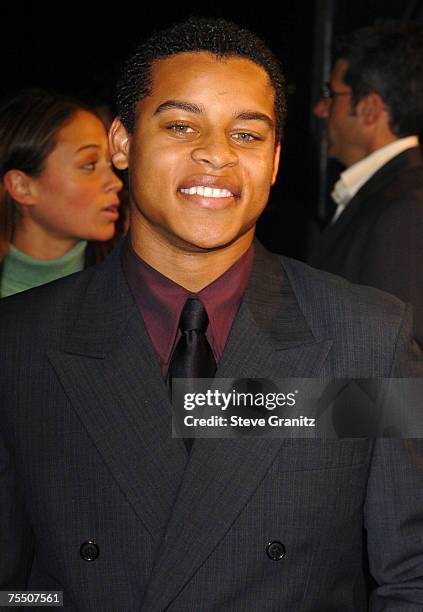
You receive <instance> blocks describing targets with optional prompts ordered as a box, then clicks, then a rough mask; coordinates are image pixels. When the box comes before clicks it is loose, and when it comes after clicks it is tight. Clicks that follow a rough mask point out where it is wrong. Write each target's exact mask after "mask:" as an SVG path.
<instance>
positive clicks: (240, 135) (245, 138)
mask: <svg viewBox="0 0 423 612" xmlns="http://www.w3.org/2000/svg"><path fill="white" fill-rule="evenodd" d="M233 138H235V140H240V141H241V142H254V141H255V140H258V138H257V137H256V136H253V135H252V134H249V133H248V132H237V133H236V134H233Z"/></svg>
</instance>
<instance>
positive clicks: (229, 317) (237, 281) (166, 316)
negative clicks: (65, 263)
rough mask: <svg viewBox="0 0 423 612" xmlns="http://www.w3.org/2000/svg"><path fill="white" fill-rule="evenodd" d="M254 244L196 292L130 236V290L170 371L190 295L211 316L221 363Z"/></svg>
mask: <svg viewBox="0 0 423 612" xmlns="http://www.w3.org/2000/svg"><path fill="white" fill-rule="evenodd" d="M253 253H254V251H253V245H251V246H250V248H249V249H248V250H247V251H246V252H245V253H244V254H243V255H242V256H241V257H240V258H239V259H238V260H237V261H236V262H235V263H234V264H233V265H232V266H231V267H230V268H229V269H228V270H226V272H225V273H224V274H222V275H221V276H219V278H217V279H216V280H215V281H213V282H212V283H210V285H207V287H204V289H202V290H201V291H199V292H198V293H193V292H190V291H188V290H187V289H185V288H184V287H182V286H181V285H178V284H177V283H175V282H174V281H172V280H171V279H170V278H168V277H167V276H164V275H163V274H161V273H160V272H158V271H157V270H155V269H154V268H152V267H151V266H149V265H148V264H147V263H146V262H145V261H143V260H142V259H141V258H140V257H138V255H137V254H136V253H135V251H134V250H133V248H132V245H131V242H130V238H129V237H127V238H126V239H125V242H124V245H123V249H122V265H123V269H124V273H125V276H126V279H127V281H128V284H129V287H130V290H131V292H132V294H133V296H134V298H135V301H136V303H137V306H138V309H139V311H140V313H141V316H142V318H143V320H144V323H145V326H146V328H147V332H148V334H149V336H150V339H151V342H152V344H153V347H154V349H155V351H156V354H157V356H158V358H159V362H160V365H161V368H162V373H164V374H165V373H166V371H167V366H168V364H169V360H170V356H171V354H172V351H173V347H174V345H175V342H176V341H177V339H178V325H179V319H180V316H181V312H182V308H183V306H184V304H185V302H186V300H187V299H188V298H190V297H196V298H199V299H200V300H201V301H202V303H203V305H204V307H205V309H206V311H207V314H208V317H209V327H208V329H207V334H206V335H207V338H208V340H209V342H210V344H211V347H212V349H213V352H214V354H215V357H216V361H217V362H219V360H220V358H221V356H222V353H223V350H224V347H225V344H226V340H227V337H228V335H229V332H230V329H231V326H232V323H233V320H234V318H235V315H236V313H237V310H238V307H239V304H240V302H241V298H242V296H243V294H244V292H245V290H246V288H247V285H248V280H249V277H250V273H251V269H252V263H253Z"/></svg>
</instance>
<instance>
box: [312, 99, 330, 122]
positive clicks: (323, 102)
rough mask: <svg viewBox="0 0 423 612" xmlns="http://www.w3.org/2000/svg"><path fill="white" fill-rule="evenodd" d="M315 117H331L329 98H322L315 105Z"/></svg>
mask: <svg viewBox="0 0 423 612" xmlns="http://www.w3.org/2000/svg"><path fill="white" fill-rule="evenodd" d="M313 115H314V116H315V117H317V118H318V119H327V117H328V115H329V100H328V99H327V98H321V99H320V100H319V101H318V102H317V104H315V105H314V108H313Z"/></svg>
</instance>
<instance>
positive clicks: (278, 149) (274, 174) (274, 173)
mask: <svg viewBox="0 0 423 612" xmlns="http://www.w3.org/2000/svg"><path fill="white" fill-rule="evenodd" d="M280 156H281V143H280V142H278V144H277V145H276V148H275V155H274V158H273V170H272V185H274V184H275V183H276V177H277V175H278V169H279V160H280Z"/></svg>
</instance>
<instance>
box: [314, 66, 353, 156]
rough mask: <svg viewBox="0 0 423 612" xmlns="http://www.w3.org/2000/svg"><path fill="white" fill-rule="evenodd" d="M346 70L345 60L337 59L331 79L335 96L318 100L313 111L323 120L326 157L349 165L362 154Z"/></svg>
mask: <svg viewBox="0 0 423 612" xmlns="http://www.w3.org/2000/svg"><path fill="white" fill-rule="evenodd" d="M347 70H348V62H347V61H346V60H343V59H341V60H338V61H337V62H336V64H335V67H334V69H333V71H332V75H331V79H330V85H331V88H332V91H333V93H334V95H333V97H332V98H330V99H323V100H320V102H318V104H317V105H316V106H315V107H314V114H315V115H316V116H317V117H318V118H319V119H324V120H325V122H326V132H327V138H328V155H329V157H333V158H334V159H337V160H338V161H339V162H341V164H343V165H344V166H347V167H348V166H351V165H352V164H353V163H355V162H356V161H358V160H359V159H362V158H363V157H364V156H365V154H363V152H362V148H363V139H362V134H361V130H360V118H359V116H358V115H357V114H356V112H355V109H353V106H352V99H351V95H349V94H351V93H352V90H351V87H349V86H348V85H347V84H346V83H345V81H344V76H345V74H346V72H347ZM337 94H341V95H337Z"/></svg>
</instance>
